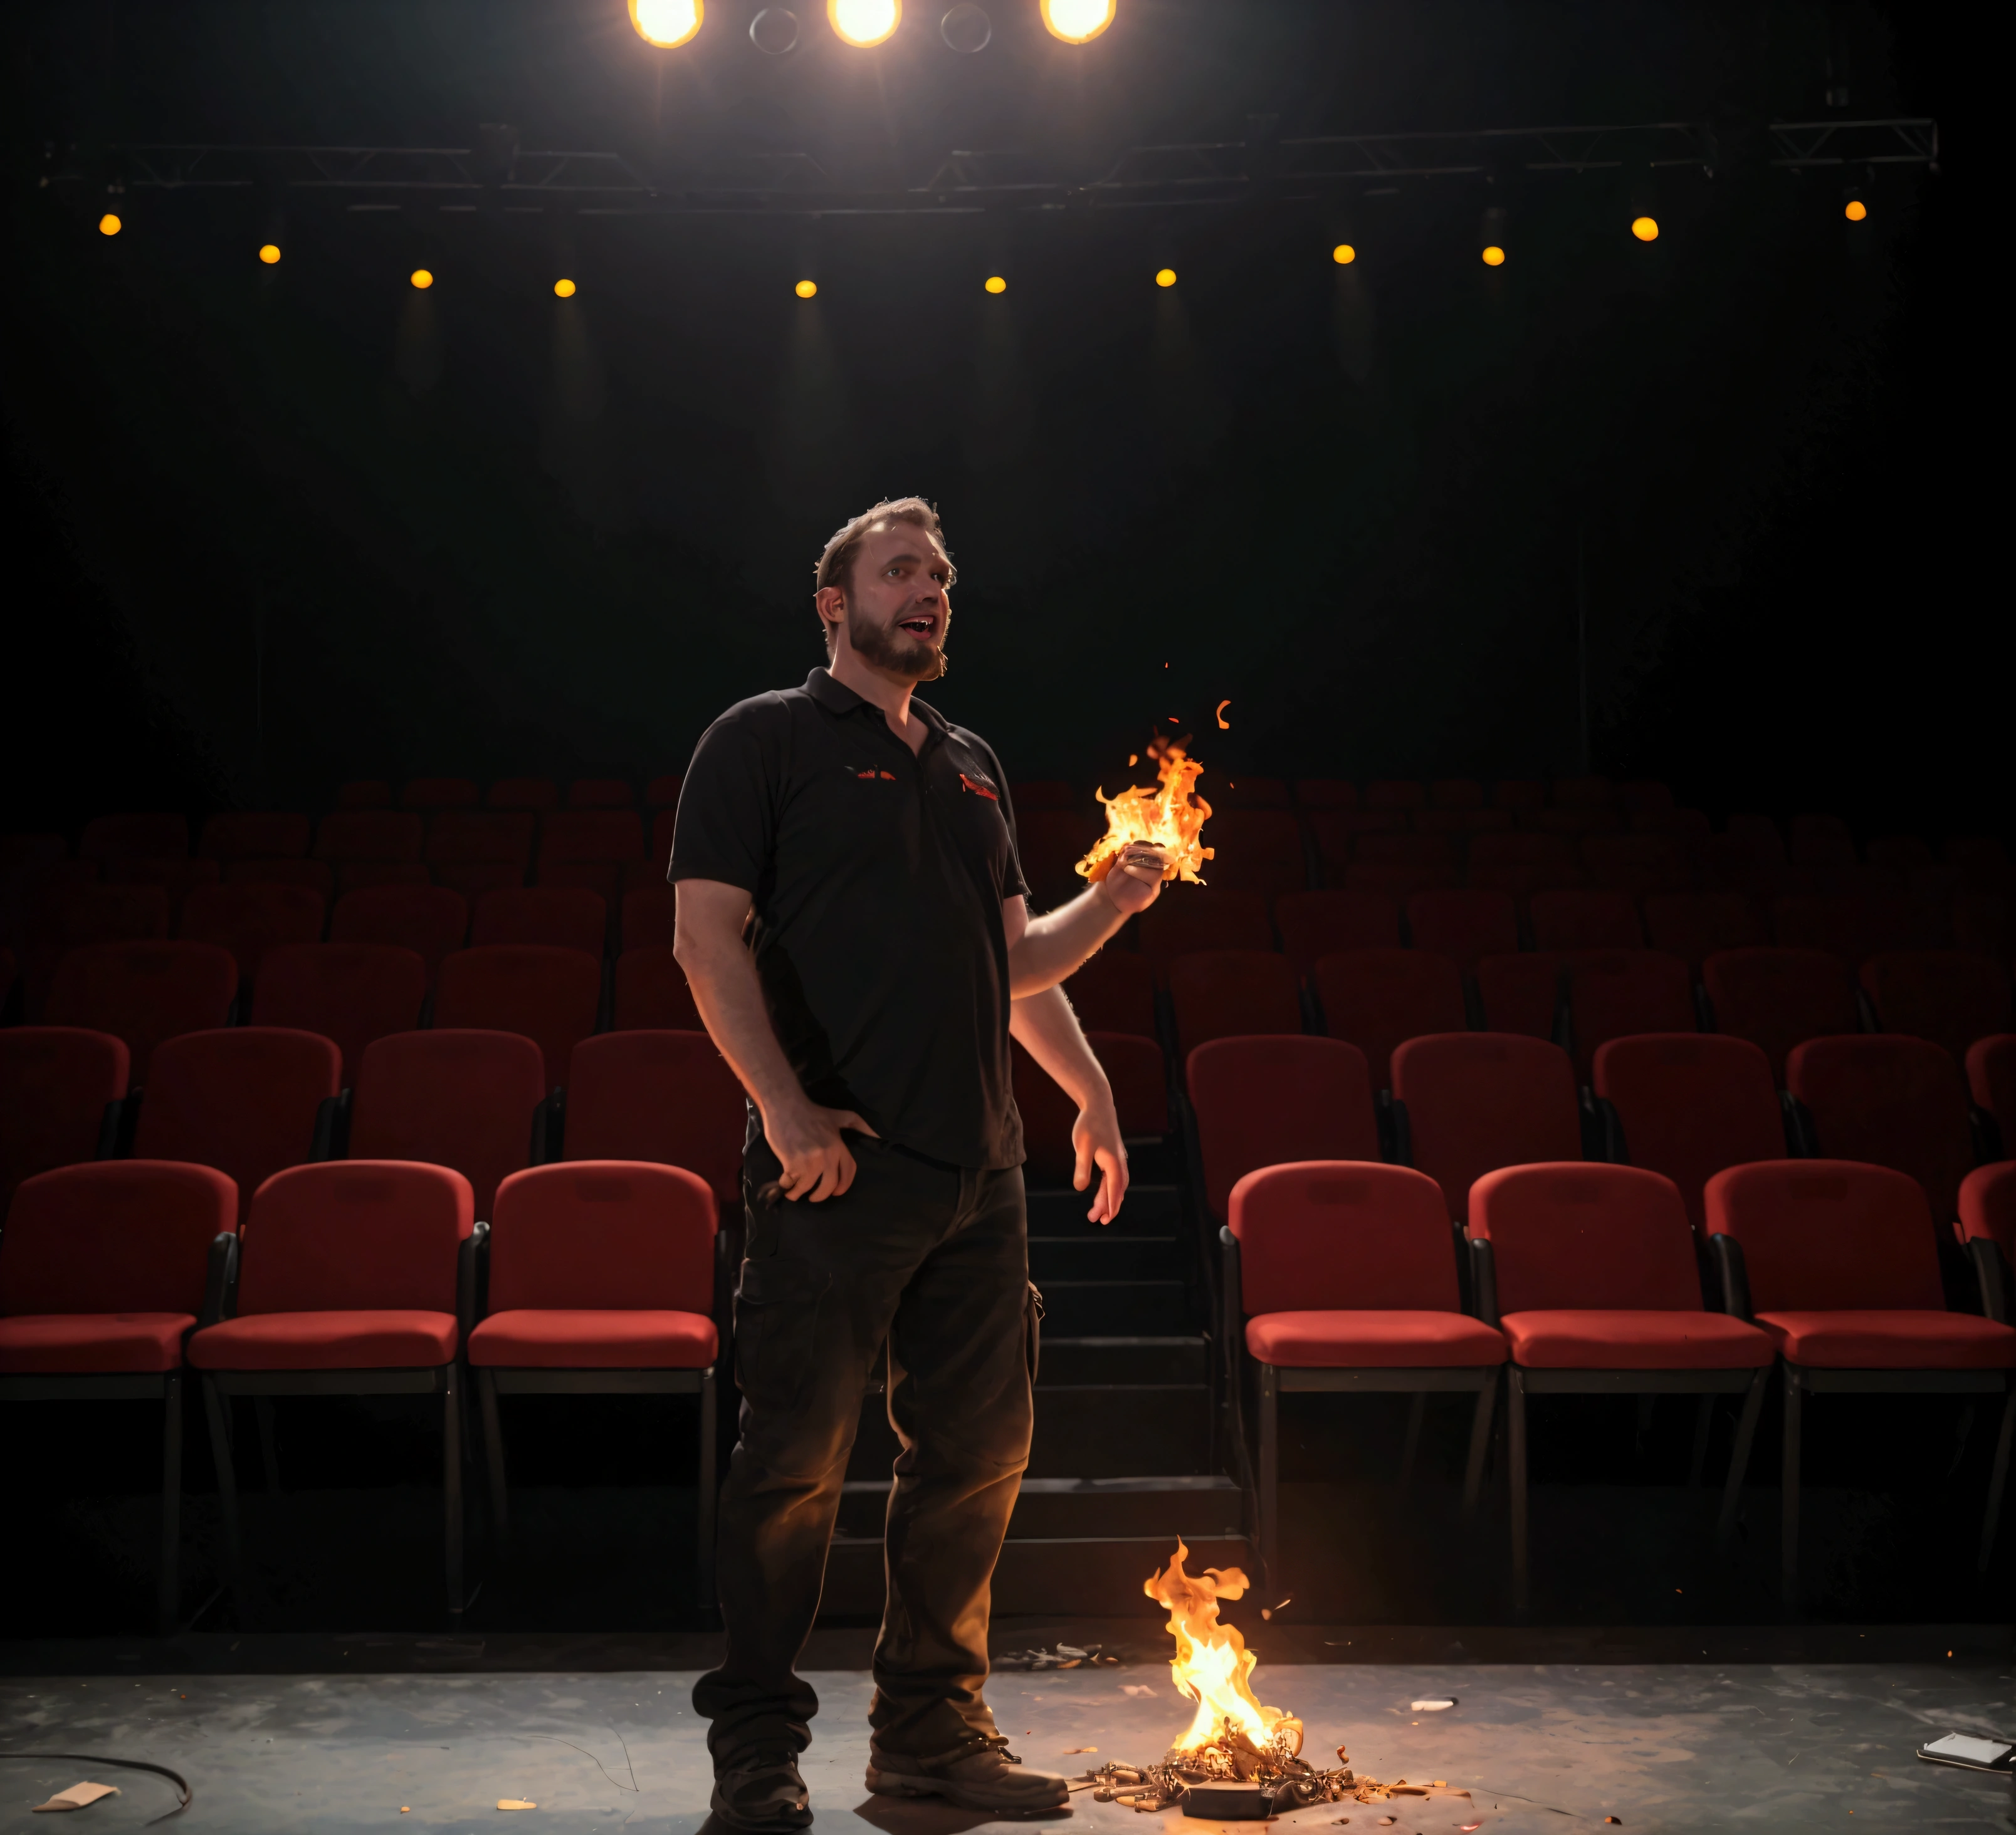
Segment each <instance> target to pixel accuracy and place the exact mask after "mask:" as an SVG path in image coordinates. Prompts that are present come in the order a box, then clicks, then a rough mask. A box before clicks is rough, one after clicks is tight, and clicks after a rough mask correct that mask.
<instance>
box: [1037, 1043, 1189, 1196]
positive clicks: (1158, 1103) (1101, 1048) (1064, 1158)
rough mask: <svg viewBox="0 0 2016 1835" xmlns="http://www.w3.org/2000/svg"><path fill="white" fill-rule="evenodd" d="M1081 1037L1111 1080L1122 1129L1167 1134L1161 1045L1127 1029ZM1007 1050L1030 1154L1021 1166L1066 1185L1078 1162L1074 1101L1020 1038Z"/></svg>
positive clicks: (1129, 1135)
mask: <svg viewBox="0 0 2016 1835" xmlns="http://www.w3.org/2000/svg"><path fill="white" fill-rule="evenodd" d="M1085 1042H1086V1043H1087V1044H1089V1045H1090V1046H1091V1047H1092V1051H1093V1056H1094V1057H1096V1058H1097V1059H1098V1060H1099V1063H1100V1069H1102V1070H1104V1071H1105V1073H1106V1079H1107V1082H1108V1083H1109V1084H1110V1085H1111V1086H1112V1089H1113V1106H1114V1110H1116V1111H1117V1112H1118V1116H1119V1119H1120V1132H1121V1135H1123V1136H1125V1138H1126V1139H1129V1140H1134V1141H1139V1140H1142V1139H1161V1136H1163V1135H1166V1134H1167V1133H1168V1132H1169V1095H1168V1072H1167V1070H1166V1067H1165V1065H1164V1063H1163V1061H1162V1048H1161V1046H1160V1045H1157V1043H1156V1042H1154V1040H1153V1039H1152V1038H1136V1037H1135V1036H1134V1035H1133V1034H1131V1033H1126V1032H1087V1033H1086V1034H1085ZM1010 1056H1011V1057H1012V1059H1013V1072H1014V1088H1015V1106H1016V1108H1017V1110H1019V1111H1020V1112H1021V1117H1022V1139H1023V1145H1024V1150H1025V1151H1026V1152H1027V1153H1028V1160H1027V1161H1026V1162H1025V1164H1024V1171H1025V1172H1026V1173H1027V1174H1028V1176H1029V1178H1031V1180H1032V1181H1039V1182H1045V1183H1047V1184H1049V1185H1053V1186H1068V1185H1069V1184H1070V1183H1071V1178H1072V1175H1073V1174H1074V1172H1075V1170H1076V1167H1077V1156H1076V1152H1075V1149H1074V1148H1073V1146H1072V1145H1071V1129H1072V1128H1074V1127H1075V1125H1076V1124H1077V1121H1078V1105H1077V1104H1076V1103H1074V1102H1072V1100H1071V1098H1070V1097H1068V1096H1066V1095H1065V1094H1064V1092H1063V1091H1062V1090H1061V1089H1060V1088H1058V1087H1057V1085H1056V1084H1055V1083H1054V1082H1053V1081H1051V1079H1050V1077H1049V1073H1048V1072H1046V1071H1045V1070H1042V1068H1041V1067H1039V1065H1038V1064H1037V1063H1036V1060H1035V1059H1034V1058H1032V1057H1031V1056H1029V1054H1028V1052H1026V1051H1024V1049H1022V1046H1021V1044H1020V1043H1019V1042H1017V1043H1016V1044H1015V1045H1013V1047H1012V1049H1011V1052H1010Z"/></svg>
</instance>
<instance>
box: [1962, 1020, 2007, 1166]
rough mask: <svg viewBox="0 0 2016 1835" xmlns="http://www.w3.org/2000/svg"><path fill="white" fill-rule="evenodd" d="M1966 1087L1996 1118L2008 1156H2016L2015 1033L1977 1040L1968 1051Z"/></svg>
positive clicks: (1977, 1104) (1999, 1034)
mask: <svg viewBox="0 0 2016 1835" xmlns="http://www.w3.org/2000/svg"><path fill="white" fill-rule="evenodd" d="M1967 1089H1968V1092H1969V1093H1970V1094H1971V1096H1973V1098H1974V1099H1975V1105H1976V1106H1978V1107H1979V1108H1981V1109H1982V1110H1985V1112H1986V1113H1987V1114H1989V1115H1990V1116H1992V1117H1993V1118H1994V1121H1995V1124H1996V1128H1998V1129H2000V1132H2001V1135H2002V1146H2003V1151H2004V1152H2005V1153H2016V1032H1999V1033H1996V1034H1995V1035H1994V1036H1993V1038H1977V1039H1976V1040H1975V1042H1974V1043H1973V1044H1971V1045H1969V1046H1968V1047H1967Z"/></svg>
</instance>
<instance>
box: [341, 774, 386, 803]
mask: <svg viewBox="0 0 2016 1835" xmlns="http://www.w3.org/2000/svg"><path fill="white" fill-rule="evenodd" d="M336 806H337V808H339V809H389V808H391V807H392V786H391V785H390V784H389V783H386V782H385V781H384V780H383V779H382V778H375V777H370V778H354V779H351V782H349V783H342V784H338V785H337V786H336Z"/></svg>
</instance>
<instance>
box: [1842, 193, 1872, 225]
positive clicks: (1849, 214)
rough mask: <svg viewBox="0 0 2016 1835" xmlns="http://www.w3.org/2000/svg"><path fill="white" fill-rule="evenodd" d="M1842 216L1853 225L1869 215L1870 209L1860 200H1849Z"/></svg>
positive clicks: (1855, 198)
mask: <svg viewBox="0 0 2016 1835" xmlns="http://www.w3.org/2000/svg"><path fill="white" fill-rule="evenodd" d="M1841 214H1842V215H1843V216H1844V217H1845V218H1847V219H1848V220H1849V222H1851V223H1859V222H1860V221H1862V220H1863V218H1865V217H1867V215H1868V214H1869V207H1868V205H1867V204H1866V203H1863V201H1862V200H1861V199H1860V198H1859V197H1852V198H1850V199H1849V200H1848V205H1847V207H1846V208H1845V210H1842V212H1841Z"/></svg>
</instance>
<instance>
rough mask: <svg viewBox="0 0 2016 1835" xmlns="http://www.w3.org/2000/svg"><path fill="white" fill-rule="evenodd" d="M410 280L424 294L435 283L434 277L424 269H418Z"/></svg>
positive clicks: (410, 276)
mask: <svg viewBox="0 0 2016 1835" xmlns="http://www.w3.org/2000/svg"><path fill="white" fill-rule="evenodd" d="M408 278H409V279H411V280H412V283H413V285H414V286H416V287H418V288H419V290H420V291H421V292H422V293H425V292H426V291H427V289H428V288H429V287H430V286H433V285H434V276H433V275H431V274H430V273H429V272H427V269H426V268H415V269H414V270H413V272H412V274H411V275H409V276H408Z"/></svg>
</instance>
